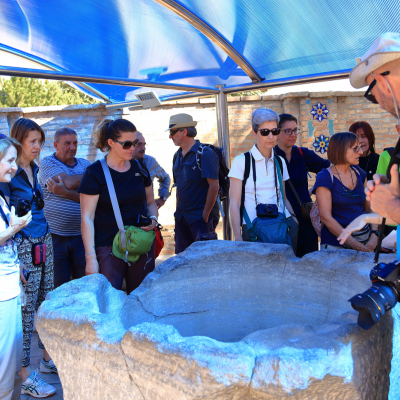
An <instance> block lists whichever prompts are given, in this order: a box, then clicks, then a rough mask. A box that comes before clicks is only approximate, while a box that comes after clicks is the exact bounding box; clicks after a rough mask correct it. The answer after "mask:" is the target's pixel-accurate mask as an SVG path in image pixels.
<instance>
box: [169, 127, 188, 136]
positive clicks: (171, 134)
mask: <svg viewBox="0 0 400 400" xmlns="http://www.w3.org/2000/svg"><path fill="white" fill-rule="evenodd" d="M183 129H185V128H180V129H171V130H170V131H169V134H170V136H174V135H175V133H177V132H179V131H181V130H183Z"/></svg>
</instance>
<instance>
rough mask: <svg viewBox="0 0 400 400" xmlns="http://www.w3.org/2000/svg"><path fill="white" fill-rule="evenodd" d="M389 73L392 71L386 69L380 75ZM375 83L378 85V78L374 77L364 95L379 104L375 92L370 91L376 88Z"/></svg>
mask: <svg viewBox="0 0 400 400" xmlns="http://www.w3.org/2000/svg"><path fill="white" fill-rule="evenodd" d="M389 74H390V71H386V72H382V73H381V74H378V75H381V76H387V75H389ZM375 85H376V79H374V80H373V81H372V82H371V84H370V85H369V86H368V89H367V91H366V92H365V93H364V97H365V98H366V99H367V100H369V101H370V102H371V103H374V104H378V102H377V101H376V98H375V96H374V95H373V94H371V93H370V91H371V90H372V89H373V88H374V86H375Z"/></svg>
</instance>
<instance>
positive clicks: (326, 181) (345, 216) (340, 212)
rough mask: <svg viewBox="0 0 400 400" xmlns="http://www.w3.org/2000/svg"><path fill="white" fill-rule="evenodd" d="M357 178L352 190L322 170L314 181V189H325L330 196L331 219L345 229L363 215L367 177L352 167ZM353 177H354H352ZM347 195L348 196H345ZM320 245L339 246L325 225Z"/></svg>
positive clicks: (359, 169)
mask: <svg viewBox="0 0 400 400" xmlns="http://www.w3.org/2000/svg"><path fill="white" fill-rule="evenodd" d="M351 168H353V170H354V171H358V173H357V172H355V174H356V176H357V185H356V187H355V188H354V189H353V190H349V189H347V188H345V187H344V186H343V185H342V183H341V182H340V180H339V179H338V178H336V176H333V180H332V177H331V175H330V173H329V171H328V170H326V169H324V170H322V171H321V172H320V173H319V174H318V175H317V179H316V181H315V185H314V189H317V188H318V187H326V188H327V189H329V190H330V192H331V194H332V217H333V218H334V219H335V220H336V221H337V222H339V224H340V225H341V226H342V227H343V228H345V227H346V226H347V225H349V224H350V222H352V221H353V220H354V219H355V218H357V217H358V216H360V215H361V214H365V210H364V204H365V198H366V195H365V193H364V181H365V178H366V177H367V174H366V172H365V171H363V170H362V169H361V168H360V167H358V166H354V165H353V166H352V167H351ZM353 177H354V175H353ZM345 189H346V190H345ZM344 193H348V194H349V195H345V194H344ZM321 244H330V245H332V246H340V243H339V242H338V241H337V238H336V236H335V235H333V233H331V232H330V231H329V230H328V229H327V228H326V227H325V225H324V226H323V227H322V230H321Z"/></svg>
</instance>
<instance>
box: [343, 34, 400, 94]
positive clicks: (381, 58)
mask: <svg viewBox="0 0 400 400" xmlns="http://www.w3.org/2000/svg"><path fill="white" fill-rule="evenodd" d="M398 59H400V33H392V32H386V33H383V34H382V35H381V36H379V37H378V39H376V40H375V42H374V43H373V44H372V46H371V47H370V48H369V50H368V51H367V52H366V53H365V54H364V55H363V56H362V57H361V59H360V58H357V59H356V62H357V65H356V66H355V67H354V68H353V69H352V70H351V72H350V77H349V79H350V83H351V85H352V86H353V87H354V88H356V89H360V88H362V87H363V86H368V83H367V80H366V78H367V76H368V75H369V74H370V73H372V72H373V71H375V70H376V69H378V68H379V67H381V66H382V65H385V64H387V63H389V62H391V61H394V60H398Z"/></svg>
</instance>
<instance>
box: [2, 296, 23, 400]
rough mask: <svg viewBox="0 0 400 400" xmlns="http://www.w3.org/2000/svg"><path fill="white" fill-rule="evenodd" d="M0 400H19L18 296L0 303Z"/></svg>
mask: <svg viewBox="0 0 400 400" xmlns="http://www.w3.org/2000/svg"><path fill="white" fill-rule="evenodd" d="M0 327H1V328H0V400H19V398H20V396H21V385H22V378H21V375H20V372H21V368H22V318H21V300H20V295H18V296H17V297H14V298H13V299H10V300H6V301H0Z"/></svg>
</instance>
